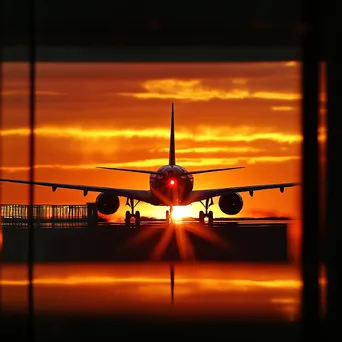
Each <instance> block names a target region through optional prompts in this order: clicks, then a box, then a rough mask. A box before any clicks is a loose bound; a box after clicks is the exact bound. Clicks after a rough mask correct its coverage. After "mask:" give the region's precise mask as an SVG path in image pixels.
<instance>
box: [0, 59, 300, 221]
mask: <svg viewBox="0 0 342 342" xmlns="http://www.w3.org/2000/svg"><path fill="white" fill-rule="evenodd" d="M27 86H28V66H27V64H19V63H17V64H15V63H12V64H11V63H7V64H4V66H3V128H2V130H1V137H2V143H3V146H2V168H1V171H2V177H6V178H16V179H28V170H27V165H28V154H27V152H28V87H27ZM172 102H174V103H175V125H176V149H177V152H176V161H177V163H178V164H180V165H182V166H184V167H186V168H187V169H188V170H197V169H201V168H214V167H225V166H246V169H242V170H236V171H227V172H220V173H216V174H207V175H197V176H195V189H201V188H202V189H205V188H216V187H225V186H239V185H252V184H266V183H275V182H292V181H300V180H301V179H300V155H301V146H300V143H301V127H300V75H299V65H298V64H297V63H295V62H282V63H280V62H275V63H221V64H220V63H215V64H214V63H206V64H205V63H178V64H176V63H174V64H171V63H160V64H156V63H153V64H152V63H151V64H147V63H145V64H138V63H125V64H123V63H112V64H110V63H108V64H96V63H94V64H86V63H82V64H81V63H46V64H43V63H40V64H38V67H37V131H36V134H37V154H36V163H37V169H36V179H37V180H41V181H54V182H62V183H76V184H85V185H103V186H112V187H119V188H137V189H148V185H149V182H148V175H140V174H132V173H123V172H115V171H105V170H97V169H95V166H96V165H102V166H114V167H129V168H135V167H136V168H145V169H152V170H154V169H157V168H158V167H160V166H162V165H165V164H167V162H168V146H169V125H170V113H171V103H172ZM36 189H37V190H36V202H37V203H50V204H61V203H67V204H81V203H85V202H87V201H88V202H89V201H94V200H95V198H96V196H97V194H89V195H88V196H87V197H86V198H84V197H83V194H82V192H78V191H70V190H62V189H58V190H57V191H56V192H55V193H52V191H51V189H49V188H45V189H41V188H38V187H37V188H36ZM27 198H28V187H27V186H23V185H8V184H2V203H26V202H27ZM243 199H244V208H243V210H242V211H241V213H240V214H239V216H260V215H268V214H276V215H291V216H292V217H296V218H298V217H299V215H300V188H295V189H286V190H285V192H284V194H281V193H280V192H279V190H266V191H261V192H256V193H255V195H254V197H253V198H250V197H249V195H248V194H243ZM214 202H215V207H214V209H213V211H214V215H215V216H221V217H222V216H224V214H223V213H221V211H220V209H219V207H218V205H217V203H218V198H216V199H214ZM124 204H125V199H122V200H121V206H120V209H119V211H118V212H117V214H116V215H117V216H119V217H123V216H124V211H125V210H127V207H125V206H124ZM138 208H139V210H140V212H141V214H142V215H148V216H150V215H151V216H152V215H153V216H156V217H164V216H165V210H166V209H165V208H163V207H152V206H150V205H146V204H139V206H138V207H137V209H138ZM199 210H201V205H200V204H194V205H192V206H190V207H189V216H195V217H197V216H198V211H199Z"/></svg>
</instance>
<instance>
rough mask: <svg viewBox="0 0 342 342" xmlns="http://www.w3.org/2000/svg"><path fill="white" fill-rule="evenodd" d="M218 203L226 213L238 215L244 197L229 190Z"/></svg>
mask: <svg viewBox="0 0 342 342" xmlns="http://www.w3.org/2000/svg"><path fill="white" fill-rule="evenodd" d="M218 205H219V207H220V209H221V211H222V212H224V213H225V214H226V215H236V214H238V213H239V212H240V211H241V210H242V208H243V199H242V197H241V196H240V194H238V193H236V192H229V193H225V194H223V195H222V196H221V197H220V199H219V203H218Z"/></svg>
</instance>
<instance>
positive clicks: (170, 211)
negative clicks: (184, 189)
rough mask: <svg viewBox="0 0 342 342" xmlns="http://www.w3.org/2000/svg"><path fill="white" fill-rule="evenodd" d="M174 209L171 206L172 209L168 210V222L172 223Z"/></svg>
mask: <svg viewBox="0 0 342 342" xmlns="http://www.w3.org/2000/svg"><path fill="white" fill-rule="evenodd" d="M172 211H173V207H172V206H170V210H166V224H167V225H168V224H170V223H172Z"/></svg>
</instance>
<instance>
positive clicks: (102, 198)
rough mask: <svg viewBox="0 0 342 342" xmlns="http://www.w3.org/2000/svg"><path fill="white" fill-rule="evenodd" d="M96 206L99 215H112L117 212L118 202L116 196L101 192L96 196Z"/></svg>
mask: <svg viewBox="0 0 342 342" xmlns="http://www.w3.org/2000/svg"><path fill="white" fill-rule="evenodd" d="M96 206H97V210H98V211H99V212H100V213H101V214H103V215H112V214H114V213H116V212H117V211H118V209H119V207H120V200H119V197H118V196H115V195H113V194H110V193H105V192H103V193H101V194H100V195H98V196H97V198H96Z"/></svg>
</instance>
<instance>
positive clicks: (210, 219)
mask: <svg viewBox="0 0 342 342" xmlns="http://www.w3.org/2000/svg"><path fill="white" fill-rule="evenodd" d="M208 226H209V227H213V226H214V214H213V212H212V211H209V213H208Z"/></svg>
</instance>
